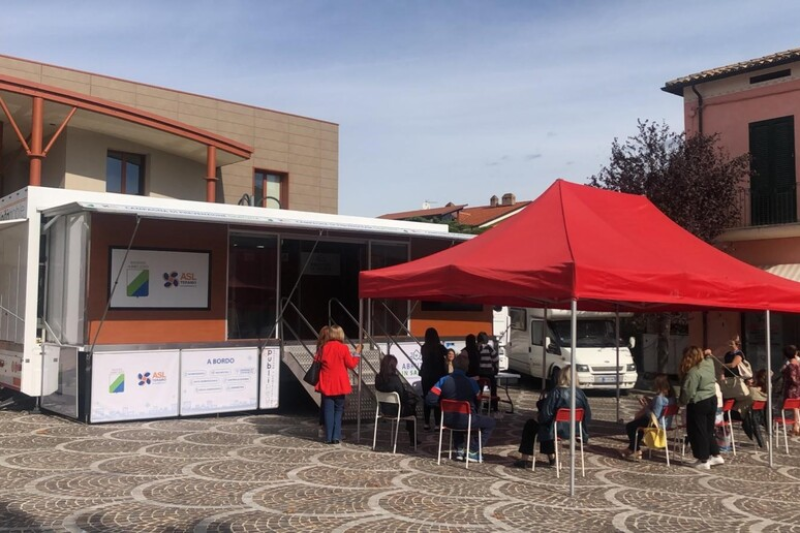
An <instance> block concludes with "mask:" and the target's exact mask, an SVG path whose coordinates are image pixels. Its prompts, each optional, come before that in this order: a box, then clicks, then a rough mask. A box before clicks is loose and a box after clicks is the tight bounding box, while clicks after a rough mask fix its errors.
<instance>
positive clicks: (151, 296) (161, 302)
mask: <svg viewBox="0 0 800 533" xmlns="http://www.w3.org/2000/svg"><path fill="white" fill-rule="evenodd" d="M126 251H127V254H128V255H127V257H126V256H125V253H126ZM210 258H211V253H210V252H178V251H169V250H138V249H132V250H126V249H125V248H112V249H111V261H109V264H110V265H111V270H110V272H109V289H108V291H109V294H111V291H112V290H113V292H114V294H113V295H112V296H111V309H208V305H209V303H208V302H209V300H208V298H209V283H210V278H209V271H210ZM118 275H119V281H118V283H117V288H116V290H114V282H115V281H116V280H117V276H118Z"/></svg>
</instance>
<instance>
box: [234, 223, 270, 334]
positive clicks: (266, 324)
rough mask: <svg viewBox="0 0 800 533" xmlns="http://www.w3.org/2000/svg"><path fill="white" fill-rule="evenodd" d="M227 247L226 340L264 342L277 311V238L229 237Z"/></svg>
mask: <svg viewBox="0 0 800 533" xmlns="http://www.w3.org/2000/svg"><path fill="white" fill-rule="evenodd" d="M230 246H231V248H230V265H229V268H228V272H229V274H228V276H229V277H228V338H229V339H260V338H266V336H267V335H269V333H270V331H272V327H273V325H274V323H275V310H276V308H277V302H276V294H277V285H278V271H277V264H278V263H277V261H278V244H277V238H276V237H274V236H264V237H261V236H259V237H246V236H237V235H231V244H230ZM273 336H274V335H273Z"/></svg>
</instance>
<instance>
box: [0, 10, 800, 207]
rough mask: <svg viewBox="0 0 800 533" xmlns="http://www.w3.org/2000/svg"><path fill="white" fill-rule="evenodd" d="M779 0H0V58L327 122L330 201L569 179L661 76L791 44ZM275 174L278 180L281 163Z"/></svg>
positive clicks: (583, 176)
mask: <svg viewBox="0 0 800 533" xmlns="http://www.w3.org/2000/svg"><path fill="white" fill-rule="evenodd" d="M798 22H800V8H798V7H797V5H796V4H795V3H794V2H790V1H770V0H759V1H757V2H756V1H753V0H746V1H741V0H724V1H697V0H693V1H684V0H673V1H672V2H663V1H662V2H656V1H645V0H635V1H633V0H632V1H622V0H604V1H590V0H583V1H577V0H562V1H547V0H527V1H514V0H497V1H488V0H485V1H477V0H476V1H469V0H464V1H454V0H452V1H448V0H427V1H413V0H407V1H399V0H398V1H389V0H363V1H353V0H330V1H323V0H247V1H245V0H228V1H225V2H222V1H216V2H214V1H205V0H193V1H178V0H158V1H150V0H138V1H137V2H135V3H130V2H114V1H108V0H104V1H96V0H81V1H76V0H59V1H52V0H37V1H31V0H3V2H2V17H0V54H4V55H10V56H15V57H20V58H24V59H29V60H34V61H41V62H44V63H51V64H55V65H59V66H63V67H69V68H74V69H78V70H85V71H90V72H95V73H99V74H105V75H109V76H114V77H119V78H124V79H128V80H132V81H136V82H141V83H148V84H153V85H158V86H162V87H167V88H170V89H177V90H182V91H186V92H191V93H196V94H201V95H206V96H212V97H216V98H221V99H225V100H232V101H236V102H241V103H246V104H251V105H256V106H260V107H265V108H268V109H274V110H277V111H283V112H287V113H292V114H296V115H302V116H307V117H311V118H316V119H321V120H326V121H329V122H335V123H337V124H339V127H340V129H339V213H340V214H345V215H360V216H378V215H381V214H385V213H391V212H398V211H409V210H415V209H420V208H421V207H422V205H423V203H424V202H428V203H429V204H430V205H431V207H442V206H444V205H445V204H446V203H448V202H454V203H456V204H468V205H471V206H479V205H486V204H488V202H489V198H490V197H491V196H492V195H496V196H498V197H501V196H502V195H503V194H504V193H513V194H515V195H516V198H517V200H531V199H534V198H535V197H536V196H538V195H539V194H540V193H541V192H543V191H544V190H545V189H546V188H547V187H548V186H549V185H550V184H552V183H553V181H554V180H556V179H557V178H563V179H566V180H568V181H573V182H577V183H585V182H586V181H587V179H588V177H589V176H591V175H593V174H595V173H597V172H598V171H599V170H600V169H601V168H602V167H603V165H605V164H606V163H607V162H608V159H609V156H610V150H611V143H612V141H613V140H614V138H619V139H624V138H626V137H628V136H630V135H634V134H635V133H636V124H637V120H639V119H642V120H644V119H647V120H653V121H657V122H665V123H666V124H668V125H669V126H670V128H672V129H673V130H674V131H681V130H682V129H683V106H682V100H681V98H679V97H677V96H675V95H671V94H668V93H665V92H663V91H661V90H660V89H661V87H663V86H664V84H665V83H666V82H667V81H670V80H673V79H675V78H678V77H681V76H685V75H688V74H692V73H695V72H699V71H702V70H706V69H709V68H714V67H719V66H723V65H728V64H731V63H736V62H739V61H743V60H747V59H753V58H757V57H761V56H764V55H768V54H772V53H775V52H780V51H784V50H787V49H790V48H797V47H800V35H799V34H798V32H797V27H798ZM290 179H291V176H290Z"/></svg>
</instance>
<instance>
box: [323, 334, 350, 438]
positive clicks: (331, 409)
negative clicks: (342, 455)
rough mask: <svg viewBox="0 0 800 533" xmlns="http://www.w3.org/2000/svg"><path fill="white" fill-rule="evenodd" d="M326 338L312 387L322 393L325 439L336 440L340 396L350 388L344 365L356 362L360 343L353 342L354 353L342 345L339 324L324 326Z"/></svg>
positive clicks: (339, 432)
mask: <svg viewBox="0 0 800 533" xmlns="http://www.w3.org/2000/svg"><path fill="white" fill-rule="evenodd" d="M328 336H329V340H328V342H326V343H325V345H324V346H323V347H322V355H321V356H320V358H319V359H320V362H321V366H320V370H319V382H318V383H317V386H316V387H315V390H316V391H317V392H319V393H321V394H322V412H323V414H324V417H325V443H326V444H339V442H341V440H342V415H343V413H344V398H345V396H346V395H348V394H350V393H351V392H352V391H353V388H352V386H351V385H350V376H349V375H348V374H347V371H348V369H350V370H352V369H354V368H355V367H356V365H358V356H360V355H361V345H360V344H359V345H358V346H356V355H355V356H353V355H351V354H350V350H349V349H348V348H347V346H345V345H344V343H343V341H344V331H343V330H342V328H341V327H339V326H331V327H330V329H329V330H328Z"/></svg>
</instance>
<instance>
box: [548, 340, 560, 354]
mask: <svg viewBox="0 0 800 533" xmlns="http://www.w3.org/2000/svg"><path fill="white" fill-rule="evenodd" d="M544 345H545V346H547V353H553V354H556V355H561V348H559V347H558V345H557V344H556V343H554V342H553V341H552V340H550V337H545V339H544Z"/></svg>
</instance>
